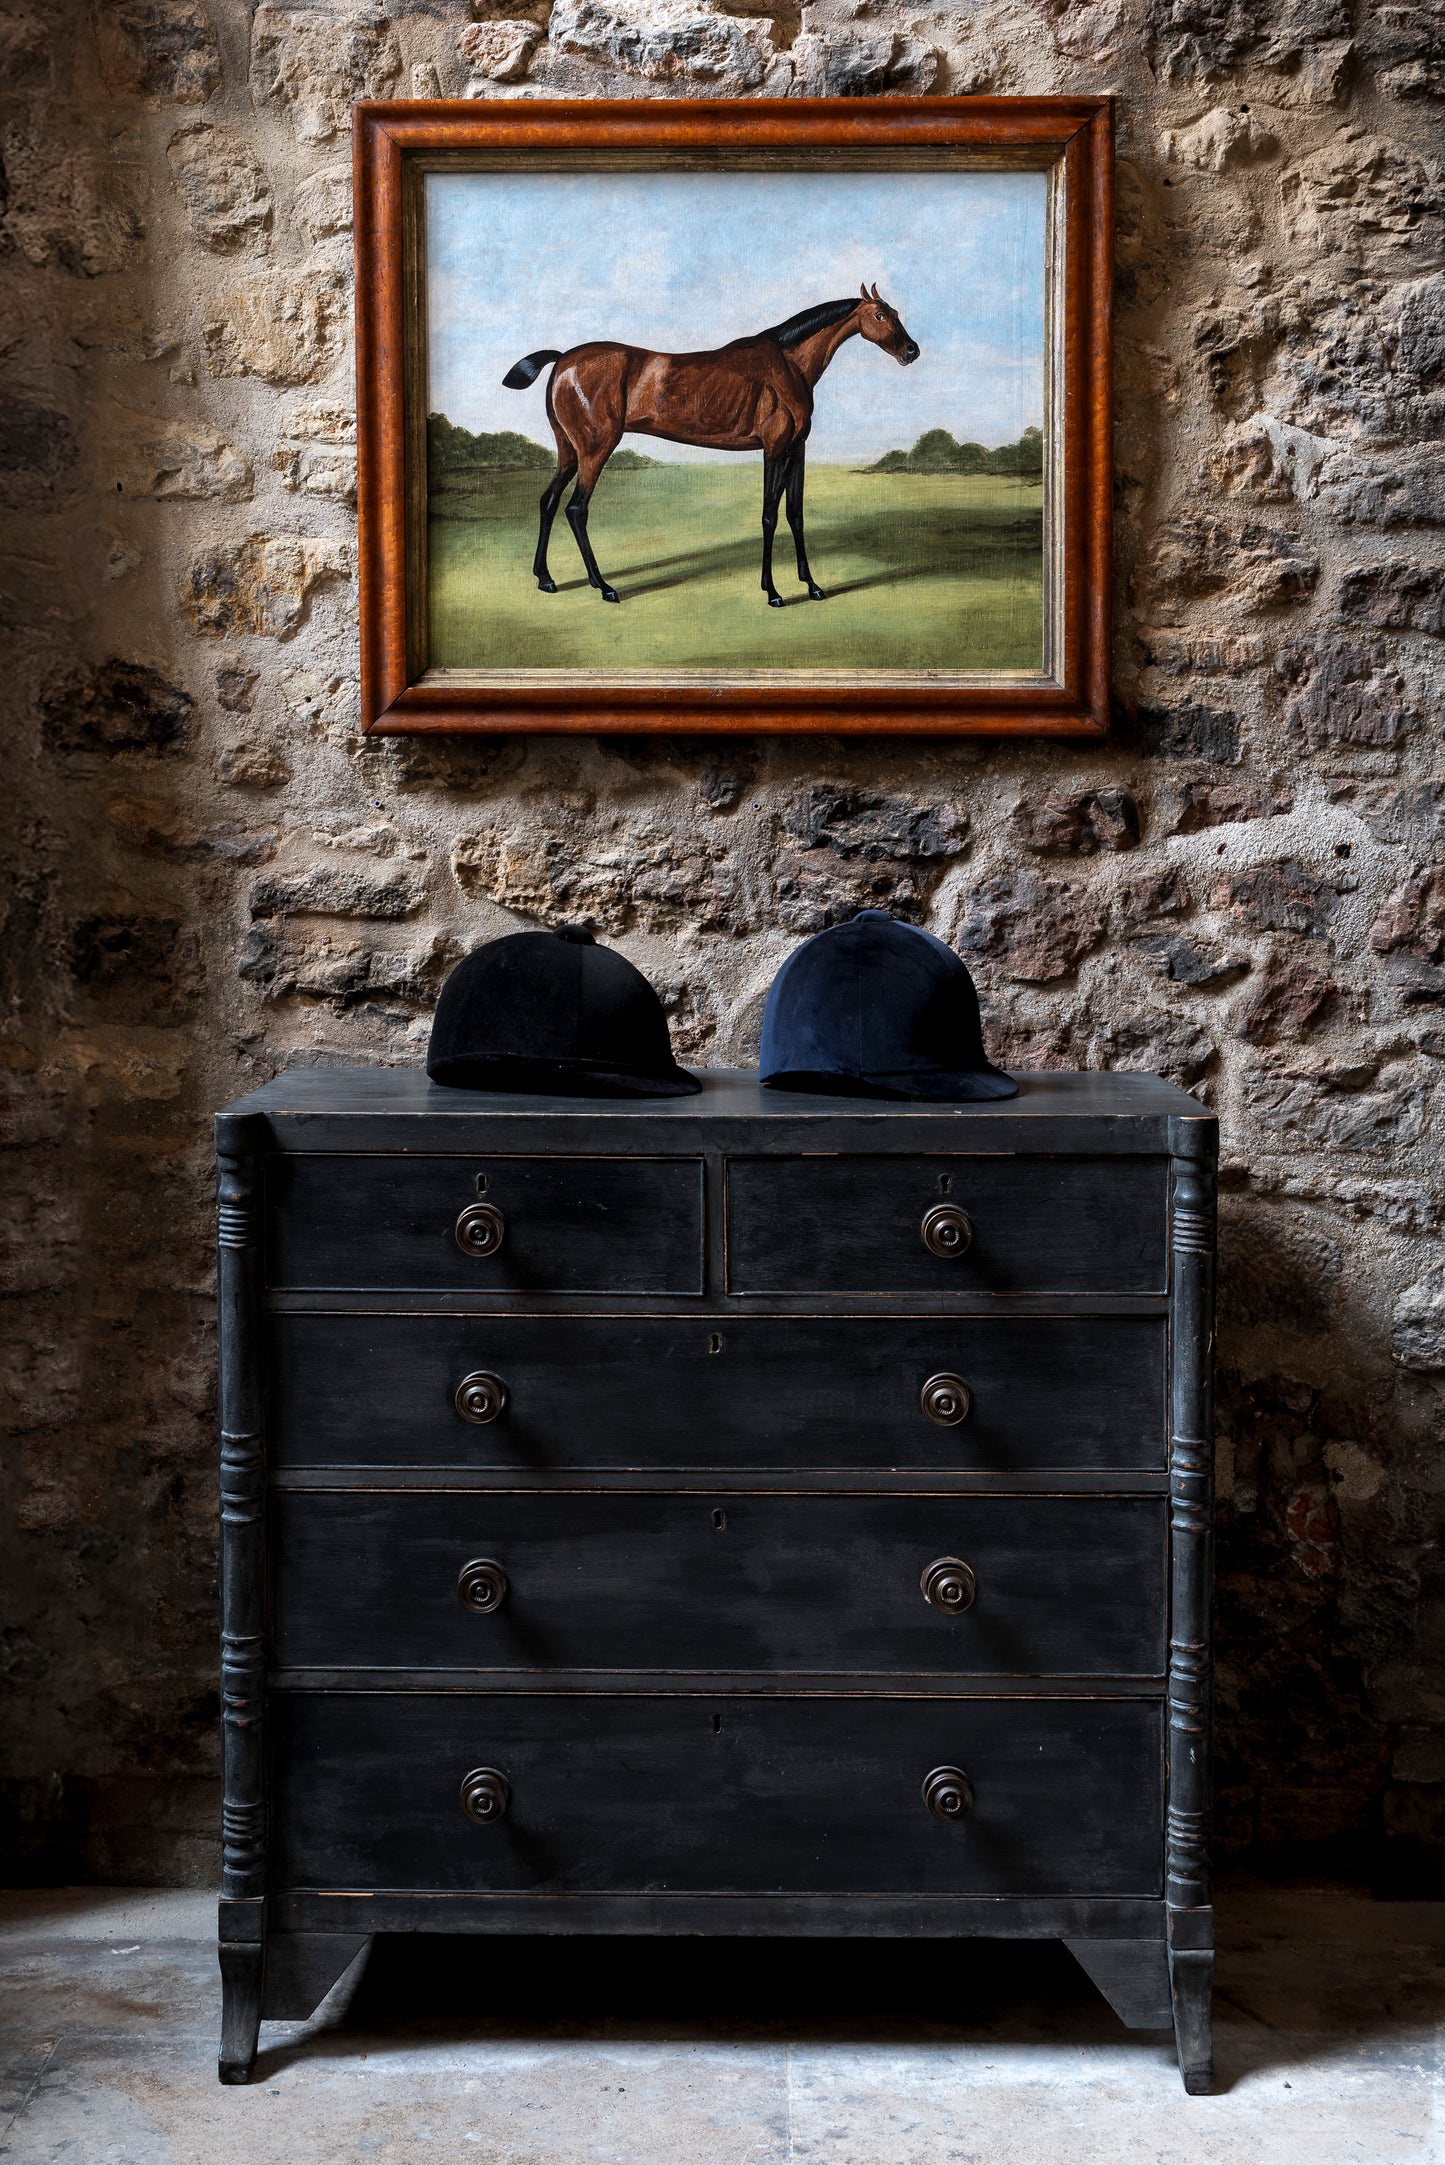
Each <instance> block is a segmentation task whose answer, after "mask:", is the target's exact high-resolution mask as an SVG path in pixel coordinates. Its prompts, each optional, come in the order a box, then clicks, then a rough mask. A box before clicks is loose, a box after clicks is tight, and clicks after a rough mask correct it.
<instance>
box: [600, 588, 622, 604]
mask: <svg viewBox="0 0 1445 2165" xmlns="http://www.w3.org/2000/svg"><path fill="white" fill-rule="evenodd" d="M602 599H603V600H604V601H621V599H622V596H621V595H620V594H619V593H618V591H617V589H616V587H615V586H604V587H603V589H602Z"/></svg>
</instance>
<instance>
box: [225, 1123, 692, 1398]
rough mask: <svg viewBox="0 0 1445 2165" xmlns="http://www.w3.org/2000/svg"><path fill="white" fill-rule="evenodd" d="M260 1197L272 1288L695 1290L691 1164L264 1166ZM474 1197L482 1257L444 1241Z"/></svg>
mask: <svg viewBox="0 0 1445 2165" xmlns="http://www.w3.org/2000/svg"><path fill="white" fill-rule="evenodd" d="M479 1180H485V1182H486V1188H485V1190H484V1191H481V1190H479V1187H478V1182H479ZM266 1187H267V1208H268V1216H267V1225H268V1230H269V1240H268V1245H267V1258H266V1261H267V1282H268V1283H269V1284H270V1285H273V1286H294V1287H316V1288H324V1289H325V1290H327V1291H335V1290H342V1289H345V1288H347V1287H352V1286H376V1287H385V1286H407V1287H412V1288H415V1289H417V1290H421V1291H425V1290H428V1289H431V1288H433V1287H435V1288H445V1289H448V1290H456V1291H467V1290H470V1289H476V1288H485V1289H488V1290H490V1291H492V1292H506V1293H523V1292H526V1291H528V1290H529V1289H531V1288H540V1289H546V1290H549V1291H559V1290H560V1291H566V1292H618V1293H700V1292H701V1291H702V1282H703V1277H702V1274H703V1256H702V1228H703V1215H702V1167H701V1165H700V1163H699V1162H698V1161H697V1160H695V1159H686V1158H679V1159H675V1160H667V1159H654V1158H641V1157H628V1158H612V1159H604V1158H587V1157H554V1158H512V1157H503V1156H500V1155H497V1156H493V1155H486V1156H479V1157H475V1158H417V1159H408V1158H404V1157H400V1156H392V1157H354V1158H343V1157H303V1156H295V1157H290V1156H288V1157H272V1158H271V1159H270V1160H269V1161H268V1165H267V1175H266ZM479 1193H483V1194H484V1196H485V1200H486V1202H487V1203H489V1204H495V1205H496V1206H497V1207H498V1208H499V1209H500V1210H501V1211H502V1213H503V1214H504V1216H505V1218H506V1227H507V1229H506V1236H505V1239H504V1241H503V1243H502V1246H501V1248H500V1249H499V1250H498V1252H497V1253H496V1254H495V1255H490V1256H475V1255H466V1254H464V1253H463V1252H462V1250H461V1249H460V1248H459V1247H458V1245H457V1241H456V1232H455V1228H456V1222H457V1219H458V1217H459V1216H460V1214H461V1213H462V1212H463V1211H464V1210H466V1209H468V1208H469V1207H471V1206H472V1205H475V1204H476V1203H477V1201H478V1197H479ZM458 1380H460V1379H458Z"/></svg>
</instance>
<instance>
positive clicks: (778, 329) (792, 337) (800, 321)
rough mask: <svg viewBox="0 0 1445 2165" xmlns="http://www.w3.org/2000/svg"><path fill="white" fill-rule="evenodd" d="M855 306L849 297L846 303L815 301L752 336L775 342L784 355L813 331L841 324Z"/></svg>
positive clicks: (809, 336)
mask: <svg viewBox="0 0 1445 2165" xmlns="http://www.w3.org/2000/svg"><path fill="white" fill-rule="evenodd" d="M857 306H858V303H857V301H856V300H855V299H853V298H852V296H851V295H850V297H849V298H848V299H847V300H846V301H817V302H815V303H814V305H813V306H812V307H811V308H800V309H799V310H798V313H797V314H796V316H789V318H788V320H787V322H786V323H775V324H773V325H772V326H771V328H770V329H768V330H766V331H755V332H754V333H753V336H754V338H771V339H773V340H775V341H776V343H777V344H778V345H780V346H781V347H782V348H783V351H784V352H785V353H786V352H787V350H788V348H789V346H801V345H802V343H803V340H804V339H805V338H811V337H812V335H813V333H814V332H815V331H826V330H829V329H830V328H831V327H832V325H833V324H835V323H841V322H842V321H843V318H844V317H845V316H851V315H852V313H853V311H854V309H855V308H856V307H857Z"/></svg>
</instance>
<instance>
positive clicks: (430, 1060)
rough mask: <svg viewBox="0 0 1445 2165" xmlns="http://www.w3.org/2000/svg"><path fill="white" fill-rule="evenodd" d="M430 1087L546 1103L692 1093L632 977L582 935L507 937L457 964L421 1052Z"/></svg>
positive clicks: (572, 930) (621, 959)
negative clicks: (535, 1097) (509, 1093)
mask: <svg viewBox="0 0 1445 2165" xmlns="http://www.w3.org/2000/svg"><path fill="white" fill-rule="evenodd" d="M426 1071H427V1073H428V1075H430V1077H431V1079H432V1081H433V1082H436V1083H446V1084H448V1085H450V1087H451V1088H453V1089H456V1090H518V1091H529V1092H533V1093H538V1094H541V1095H544V1096H552V1097H573V1098H575V1097H587V1098H679V1097H686V1096H689V1095H690V1094H691V1093H692V1092H693V1091H695V1090H700V1089H701V1088H702V1085H701V1083H700V1082H698V1080H697V1078H696V1077H695V1076H692V1075H689V1074H688V1073H687V1072H686V1070H685V1069H683V1068H680V1067H679V1066H678V1064H677V1062H676V1060H674V1058H673V1056H672V1041H671V1039H670V1038H669V1036H668V1032H667V1016H666V1014H665V1013H664V1011H663V1005H662V1002H661V1000H660V999H659V998H658V996H657V994H656V992H655V991H654V990H653V988H652V986H651V985H649V983H648V982H647V979H646V978H645V977H644V976H643V974H642V972H641V970H637V969H634V968H633V966H632V964H631V963H630V962H629V961H628V959H627V957H626V956H625V955H619V954H618V952H617V950H616V949H615V948H613V947H599V946H598V945H597V943H596V941H595V940H594V939H593V937H592V935H591V933H590V932H588V931H587V930H586V929H585V927H583V926H581V925H563V926H562V927H561V928H560V930H558V931H556V932H512V933H508V935H507V936H506V938H505V939H500V940H491V941H489V942H488V944H487V945H486V946H485V947H479V948H477V950H476V952H475V953H474V954H470V955H468V956H466V957H465V959H464V960H463V961H461V962H459V963H458V964H457V966H456V968H455V969H454V970H453V971H452V974H451V976H450V977H449V978H448V979H447V981H446V983H445V984H444V985H443V986H442V989H441V996H440V998H439V999H438V1001H437V1011H436V1015H435V1016H434V1018H433V1020H432V1026H431V1042H430V1044H429V1045H428V1046H427V1055H426Z"/></svg>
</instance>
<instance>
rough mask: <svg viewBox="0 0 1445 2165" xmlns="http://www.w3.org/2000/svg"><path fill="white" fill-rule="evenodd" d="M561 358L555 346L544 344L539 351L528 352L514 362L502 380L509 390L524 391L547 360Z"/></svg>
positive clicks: (533, 381)
mask: <svg viewBox="0 0 1445 2165" xmlns="http://www.w3.org/2000/svg"><path fill="white" fill-rule="evenodd" d="M561 358H562V356H561V354H560V353H559V352H558V351H557V349H556V347H555V346H544V347H543V349H542V351H541V352H540V353H529V354H527V355H526V356H525V358H524V359H522V360H520V361H518V362H516V363H515V364H514V365H513V366H512V367H511V368H509V369H508V370H507V373H506V375H505V376H504V377H503V378H502V382H503V383H504V384H505V386H506V388H507V389H508V390H509V391H525V390H526V389H527V386H528V385H529V384H533V383H535V382H536V381H537V378H538V377H539V376H540V375H541V373H542V371H543V369H544V368H545V367H546V366H547V364H548V362H549V361H560V360H561Z"/></svg>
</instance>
